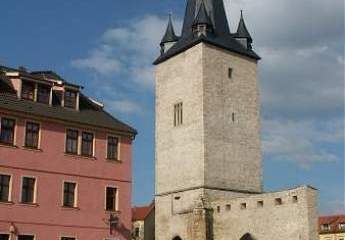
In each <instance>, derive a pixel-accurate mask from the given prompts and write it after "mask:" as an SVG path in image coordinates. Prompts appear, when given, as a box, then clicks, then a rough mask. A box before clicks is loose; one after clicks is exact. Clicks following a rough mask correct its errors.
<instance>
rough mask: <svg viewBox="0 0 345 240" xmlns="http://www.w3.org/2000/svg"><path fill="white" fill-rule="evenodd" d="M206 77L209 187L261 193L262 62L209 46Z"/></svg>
mask: <svg viewBox="0 0 345 240" xmlns="http://www.w3.org/2000/svg"><path fill="white" fill-rule="evenodd" d="M229 68H231V69H232V77H231V78H229V73H228V72H229ZM203 77H204V78H203V81H204V84H203V87H204V89H203V91H204V97H203V99H204V102H203V104H204V112H203V114H204V131H205V136H204V138H205V185H206V186H209V187H217V188H224V189H229V190H240V191H252V192H261V191H262V161H261V158H262V157H261V140H260V111H259V109H260V101H259V94H258V83H257V81H258V80H257V62H256V61H254V60H251V59H249V58H246V57H243V56H239V55H237V54H235V53H231V52H229V51H225V50H221V49H219V48H216V47H212V46H210V45H207V44H203ZM233 114H234V116H233Z"/></svg>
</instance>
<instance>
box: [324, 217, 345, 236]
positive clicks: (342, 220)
mask: <svg viewBox="0 0 345 240" xmlns="http://www.w3.org/2000/svg"><path fill="white" fill-rule="evenodd" d="M325 224H328V225H329V226H330V229H329V230H324V229H322V228H321V226H322V225H325ZM339 224H345V215H335V216H321V217H320V218H319V232H320V233H323V234H327V233H343V232H345V228H344V229H339Z"/></svg>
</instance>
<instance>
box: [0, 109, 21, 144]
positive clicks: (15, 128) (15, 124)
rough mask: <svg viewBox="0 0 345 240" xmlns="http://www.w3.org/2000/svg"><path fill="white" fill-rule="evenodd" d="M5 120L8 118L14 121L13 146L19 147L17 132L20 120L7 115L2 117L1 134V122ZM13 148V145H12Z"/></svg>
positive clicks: (0, 117) (0, 127) (0, 118)
mask: <svg viewBox="0 0 345 240" xmlns="http://www.w3.org/2000/svg"><path fill="white" fill-rule="evenodd" d="M3 118H7V119H11V120H14V121H15V122H14V133H13V134H14V136H13V145H12V146H17V130H18V118H17V117H12V116H6V115H2V116H0V133H1V129H2V126H1V121H2V119H3ZM1 144H2V143H0V145H1ZM10 146H11V145H10Z"/></svg>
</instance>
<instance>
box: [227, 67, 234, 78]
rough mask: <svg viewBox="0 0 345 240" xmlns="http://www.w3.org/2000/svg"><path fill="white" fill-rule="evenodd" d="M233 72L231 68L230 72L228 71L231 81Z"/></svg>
mask: <svg viewBox="0 0 345 240" xmlns="http://www.w3.org/2000/svg"><path fill="white" fill-rule="evenodd" d="M232 72H233V69H232V68H229V70H228V77H229V79H231V78H232Z"/></svg>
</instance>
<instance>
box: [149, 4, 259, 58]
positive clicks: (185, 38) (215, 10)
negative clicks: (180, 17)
mask: <svg viewBox="0 0 345 240" xmlns="http://www.w3.org/2000/svg"><path fill="white" fill-rule="evenodd" d="M202 1H204V3H205V7H206V10H207V13H208V15H209V17H210V19H211V22H212V29H213V33H212V34H208V35H207V36H203V35H201V36H198V35H196V34H194V33H193V23H194V21H195V18H196V17H197V14H198V11H199V9H200V5H201V3H202ZM200 42H205V43H208V44H211V45H214V46H217V47H220V48H223V49H226V50H229V51H232V52H235V53H238V54H241V55H244V56H247V57H249V58H252V59H255V60H259V59H260V57H259V56H258V55H257V54H256V53H255V52H254V51H253V50H252V49H247V48H245V47H244V46H243V45H242V44H240V43H239V42H238V41H237V40H236V39H235V34H231V33H230V30H229V24H228V20H227V18H226V13H225V9H224V3H223V0H187V7H186V14H185V18H184V24H183V29H182V36H181V38H180V39H179V41H178V42H177V43H176V44H175V45H174V46H172V47H171V48H170V49H169V50H168V51H167V52H165V53H163V54H162V55H161V56H159V57H158V58H157V59H156V61H155V62H154V64H159V63H161V62H164V61H165V60H167V59H169V58H171V57H173V56H175V55H177V54H179V53H181V52H183V51H185V50H187V49H189V48H191V47H193V46H195V45H196V44H198V43H200Z"/></svg>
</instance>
